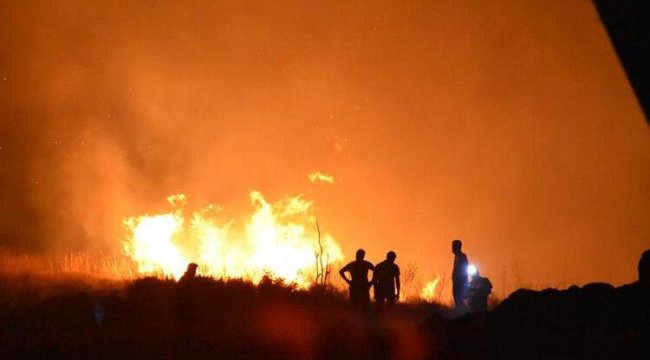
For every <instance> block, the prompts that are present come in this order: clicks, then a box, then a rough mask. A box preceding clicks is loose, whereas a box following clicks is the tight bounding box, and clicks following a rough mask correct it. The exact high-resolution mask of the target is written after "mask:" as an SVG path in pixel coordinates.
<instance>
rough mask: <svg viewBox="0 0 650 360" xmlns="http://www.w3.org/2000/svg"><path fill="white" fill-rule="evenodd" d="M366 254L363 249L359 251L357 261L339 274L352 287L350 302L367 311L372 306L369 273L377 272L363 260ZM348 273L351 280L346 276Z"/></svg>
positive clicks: (346, 266)
mask: <svg viewBox="0 0 650 360" xmlns="http://www.w3.org/2000/svg"><path fill="white" fill-rule="evenodd" d="M365 256H366V252H365V251H364V250H363V249H359V250H357V256H356V260H354V261H352V262H351V263H349V264H347V265H345V266H344V267H343V268H342V269H341V270H339V274H340V275H341V277H342V278H343V280H345V282H346V283H347V284H348V285H349V286H350V302H351V303H352V304H354V305H358V306H359V307H361V308H363V309H367V308H368V306H369V305H370V286H372V282H371V281H368V271H373V273H374V271H375V267H374V266H373V265H372V264H371V263H370V262H368V261H365V260H364V259H363V258H364V257H365ZM346 272H349V273H350V278H349V279H348V277H347V276H346V274H345V273H346Z"/></svg>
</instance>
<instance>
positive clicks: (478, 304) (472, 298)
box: [467, 269, 492, 312]
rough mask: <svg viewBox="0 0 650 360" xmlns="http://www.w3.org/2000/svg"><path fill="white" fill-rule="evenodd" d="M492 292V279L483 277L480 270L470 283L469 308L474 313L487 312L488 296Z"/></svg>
mask: <svg viewBox="0 0 650 360" xmlns="http://www.w3.org/2000/svg"><path fill="white" fill-rule="evenodd" d="M491 292H492V283H491V282H490V279H488V278H485V277H482V276H481V274H480V273H479V271H478V269H476V274H474V275H473V276H472V281H470V283H469V290H468V295H467V306H468V307H469V310H470V311H472V312H479V311H487V303H488V296H490V293H491Z"/></svg>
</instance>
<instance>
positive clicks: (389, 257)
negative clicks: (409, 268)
mask: <svg viewBox="0 0 650 360" xmlns="http://www.w3.org/2000/svg"><path fill="white" fill-rule="evenodd" d="M395 259H397V254H395V252H394V251H389V252H387V253H386V260H388V261H390V262H395Z"/></svg>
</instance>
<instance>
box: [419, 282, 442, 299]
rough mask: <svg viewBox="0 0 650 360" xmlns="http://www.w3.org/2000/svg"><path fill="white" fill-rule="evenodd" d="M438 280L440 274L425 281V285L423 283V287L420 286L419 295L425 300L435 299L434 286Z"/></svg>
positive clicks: (435, 286) (436, 285)
mask: <svg viewBox="0 0 650 360" xmlns="http://www.w3.org/2000/svg"><path fill="white" fill-rule="evenodd" d="M439 282H440V276H436V277H435V278H434V279H433V280H431V281H429V282H428V283H426V285H424V288H422V293H420V297H421V298H422V299H423V300H424V301H427V302H433V301H435V300H436V297H437V295H438V294H437V293H436V288H437V287H438V283H439Z"/></svg>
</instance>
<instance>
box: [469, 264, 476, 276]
mask: <svg viewBox="0 0 650 360" xmlns="http://www.w3.org/2000/svg"><path fill="white" fill-rule="evenodd" d="M477 272H478V269H477V268H476V266H475V265H468V266H467V274H469V276H474V275H476V273H477Z"/></svg>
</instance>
